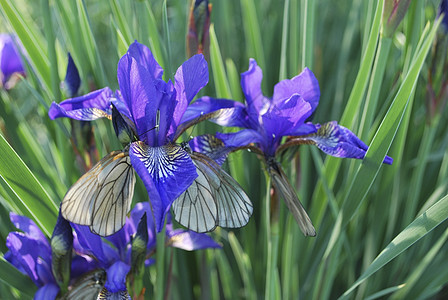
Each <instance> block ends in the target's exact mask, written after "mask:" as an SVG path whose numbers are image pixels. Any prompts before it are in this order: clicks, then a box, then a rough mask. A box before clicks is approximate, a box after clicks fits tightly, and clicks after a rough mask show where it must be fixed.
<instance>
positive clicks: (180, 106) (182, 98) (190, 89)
mask: <svg viewBox="0 0 448 300" xmlns="http://www.w3.org/2000/svg"><path fill="white" fill-rule="evenodd" d="M174 79H175V85H174V86H175V89H176V100H177V105H176V109H175V110H174V114H173V120H174V123H175V125H176V126H177V125H178V124H179V122H180V120H181V119H182V116H183V114H184V112H185V110H186V109H187V106H188V104H190V102H191V101H192V100H193V98H194V96H196V94H197V93H198V92H199V91H200V90H201V89H202V88H203V87H204V86H205V85H206V84H207V83H208V66H207V61H206V60H205V59H204V56H203V55H202V54H197V55H194V56H193V57H191V58H190V59H188V60H187V61H186V62H184V63H183V64H182V65H181V66H180V67H179V68H178V69H177V72H176V75H174Z"/></svg>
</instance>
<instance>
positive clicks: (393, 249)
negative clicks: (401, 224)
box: [339, 195, 448, 299]
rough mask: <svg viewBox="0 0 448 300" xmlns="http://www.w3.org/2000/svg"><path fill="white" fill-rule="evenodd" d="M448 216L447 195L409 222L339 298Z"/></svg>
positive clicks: (344, 296) (346, 296) (349, 292)
mask: <svg viewBox="0 0 448 300" xmlns="http://www.w3.org/2000/svg"><path fill="white" fill-rule="evenodd" d="M447 216H448V195H446V196H445V197H443V198H442V199H440V200H439V201H437V203H436V204H434V205H433V206H431V207H430V208H429V209H428V210H427V211H425V212H424V213H423V214H421V215H420V216H418V217H417V218H416V219H415V220H414V221H413V222H412V223H411V224H409V225H408V226H407V227H406V228H405V229H404V230H403V231H402V232H400V234H398V235H397V236H396V237H395V238H394V239H393V240H392V242H390V243H389V245H387V247H386V248H384V250H383V251H382V252H381V253H380V254H379V255H378V256H377V257H376V259H375V260H374V261H373V262H372V264H371V265H370V266H369V267H368V268H367V270H366V271H365V272H364V273H363V274H362V275H361V276H360V277H359V278H358V280H356V282H355V283H354V284H353V285H352V286H351V287H350V288H349V289H348V290H347V291H346V292H345V293H344V294H343V295H342V296H341V297H340V298H339V299H348V295H350V294H351V293H352V292H353V291H354V290H355V288H356V287H357V286H358V285H360V284H361V283H363V282H364V281H365V280H367V279H368V278H369V277H370V276H371V275H373V274H374V273H375V272H376V271H378V270H379V269H381V268H382V267H384V266H385V265H386V264H387V263H388V262H390V261H391V260H392V259H394V258H395V257H397V256H398V255H399V254H401V253H402V252H403V251H405V250H406V249H408V248H409V247H410V246H412V245H413V244H414V243H416V242H417V241H418V240H420V239H421V238H423V237H424V236H426V235H427V234H428V233H429V232H431V231H432V230H433V229H434V228H435V227H436V226H438V225H440V224H441V223H442V222H444V221H445V220H446V219H447Z"/></svg>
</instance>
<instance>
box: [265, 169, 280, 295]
mask: <svg viewBox="0 0 448 300" xmlns="http://www.w3.org/2000/svg"><path fill="white" fill-rule="evenodd" d="M265 177H266V197H265V199H266V201H265V212H266V215H265V222H266V242H267V245H266V248H267V260H266V286H265V299H279V297H277V296H278V294H279V293H280V289H279V284H278V283H279V282H278V278H279V276H278V268H277V256H278V242H279V222H278V220H279V210H278V198H277V197H276V196H275V191H274V194H273V195H272V197H271V180H270V177H269V175H268V174H267V172H266V174H265ZM271 208H272V210H271Z"/></svg>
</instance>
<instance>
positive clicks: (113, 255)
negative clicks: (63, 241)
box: [71, 223, 119, 267]
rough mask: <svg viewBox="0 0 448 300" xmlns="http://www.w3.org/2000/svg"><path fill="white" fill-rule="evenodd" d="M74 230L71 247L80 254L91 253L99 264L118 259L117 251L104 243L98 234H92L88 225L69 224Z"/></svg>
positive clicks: (104, 264) (107, 263) (105, 264)
mask: <svg viewBox="0 0 448 300" xmlns="http://www.w3.org/2000/svg"><path fill="white" fill-rule="evenodd" d="M71 225H72V227H73V229H74V230H75V232H76V235H75V239H74V241H73V248H74V249H75V250H76V251H77V252H78V253H81V254H87V255H93V256H94V257H96V258H97V259H98V261H99V262H100V264H101V266H102V267H104V266H108V265H109V264H110V263H111V262H113V261H115V260H119V256H118V253H117V252H116V251H114V249H112V248H111V246H109V245H108V244H107V243H104V242H103V241H102V239H101V237H100V236H99V235H96V234H93V233H92V232H91V231H90V229H89V226H83V225H77V224H73V223H72V224H71Z"/></svg>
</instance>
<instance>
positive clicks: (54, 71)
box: [41, 0, 61, 101]
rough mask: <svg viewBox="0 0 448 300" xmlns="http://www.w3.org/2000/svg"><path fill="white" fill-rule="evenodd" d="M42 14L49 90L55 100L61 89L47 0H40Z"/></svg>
mask: <svg viewBox="0 0 448 300" xmlns="http://www.w3.org/2000/svg"><path fill="white" fill-rule="evenodd" d="M41 7H42V15H43V20H44V29H45V36H46V38H47V45H48V59H49V61H50V76H51V91H52V93H53V96H54V99H53V100H55V101H59V100H60V99H61V91H60V90H59V75H58V61H57V59H56V49H55V42H56V38H55V36H54V29H53V23H52V22H51V20H52V17H51V10H50V4H49V1H48V0H41Z"/></svg>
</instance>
